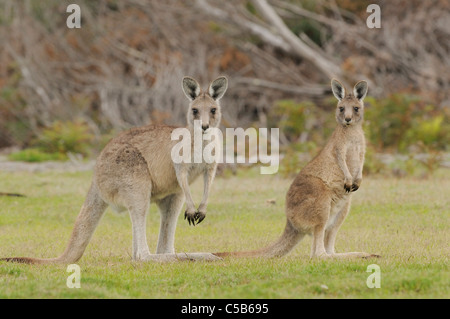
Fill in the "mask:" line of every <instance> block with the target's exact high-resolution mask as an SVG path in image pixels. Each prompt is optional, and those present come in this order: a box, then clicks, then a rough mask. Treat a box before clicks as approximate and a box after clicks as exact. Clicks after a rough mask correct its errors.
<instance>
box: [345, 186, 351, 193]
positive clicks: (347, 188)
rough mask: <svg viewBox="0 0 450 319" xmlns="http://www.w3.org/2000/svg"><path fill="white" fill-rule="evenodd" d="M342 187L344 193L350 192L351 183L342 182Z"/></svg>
mask: <svg viewBox="0 0 450 319" xmlns="http://www.w3.org/2000/svg"><path fill="white" fill-rule="evenodd" d="M344 189H345V192H346V193H350V192H351V191H352V185H351V184H344Z"/></svg>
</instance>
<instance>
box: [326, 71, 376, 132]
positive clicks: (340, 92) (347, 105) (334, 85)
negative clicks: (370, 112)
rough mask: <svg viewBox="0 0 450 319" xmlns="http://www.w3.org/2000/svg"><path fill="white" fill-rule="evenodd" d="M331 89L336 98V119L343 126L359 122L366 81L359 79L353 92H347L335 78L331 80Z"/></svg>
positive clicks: (361, 118)
mask: <svg viewBox="0 0 450 319" xmlns="http://www.w3.org/2000/svg"><path fill="white" fill-rule="evenodd" d="M331 89H332V91H333V94H334V96H335V97H336V98H337V99H338V101H339V102H338V104H337V108H336V121H337V122H338V123H339V124H341V125H343V126H344V127H347V126H351V125H355V124H358V123H361V122H362V120H363V115H364V102H363V99H364V97H365V96H366V94H367V89H368V87H367V82H366V81H359V82H358V83H356V84H355V86H354V88H353V93H352V92H350V93H348V94H347V91H346V89H345V87H344V86H343V85H342V84H341V82H339V81H338V80H336V79H333V80H331Z"/></svg>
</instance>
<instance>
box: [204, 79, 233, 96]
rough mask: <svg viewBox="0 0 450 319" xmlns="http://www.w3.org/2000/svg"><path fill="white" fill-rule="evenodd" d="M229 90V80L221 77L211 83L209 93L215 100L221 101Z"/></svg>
mask: <svg viewBox="0 0 450 319" xmlns="http://www.w3.org/2000/svg"><path fill="white" fill-rule="evenodd" d="M227 88H228V80H227V78H226V77H224V76H221V77H218V78H217V79H215V80H214V81H212V82H211V84H210V85H209V89H208V93H209V95H210V96H211V97H212V98H213V99H214V100H216V101H217V100H220V99H221V98H222V97H223V95H224V94H225V91H226V90H227Z"/></svg>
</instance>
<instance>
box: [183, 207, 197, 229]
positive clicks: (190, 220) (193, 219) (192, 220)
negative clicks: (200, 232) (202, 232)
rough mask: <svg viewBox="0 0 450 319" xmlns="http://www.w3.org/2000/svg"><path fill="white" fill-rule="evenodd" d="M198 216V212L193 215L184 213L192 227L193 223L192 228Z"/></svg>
mask: <svg viewBox="0 0 450 319" xmlns="http://www.w3.org/2000/svg"><path fill="white" fill-rule="evenodd" d="M196 214H197V213H196V212H193V213H190V212H188V211H185V212H184V219H187V221H188V223H189V225H191V223H192V226H195V220H196V218H195V215H196Z"/></svg>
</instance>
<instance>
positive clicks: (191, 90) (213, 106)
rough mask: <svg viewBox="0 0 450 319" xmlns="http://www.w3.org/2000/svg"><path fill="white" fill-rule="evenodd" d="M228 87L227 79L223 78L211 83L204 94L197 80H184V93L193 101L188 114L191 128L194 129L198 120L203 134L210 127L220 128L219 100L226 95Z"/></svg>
mask: <svg viewBox="0 0 450 319" xmlns="http://www.w3.org/2000/svg"><path fill="white" fill-rule="evenodd" d="M227 86H228V80H227V78H226V77H224V76H221V77H219V78H217V79H215V80H214V81H212V82H211V84H210V85H209V87H208V91H206V92H203V91H202V90H201V88H200V85H199V84H198V82H197V81H196V80H194V79H193V78H191V77H188V76H186V77H184V78H183V92H184V94H185V95H186V97H187V98H188V99H189V100H190V101H191V103H190V104H189V111H188V113H187V122H188V126H189V127H190V128H193V127H194V121H196V120H199V121H200V123H201V127H202V131H203V133H205V132H206V131H207V130H208V129H209V128H210V127H218V126H219V124H220V118H221V112H220V104H219V100H220V99H221V98H222V97H223V95H224V94H225V91H226V90H227Z"/></svg>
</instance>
